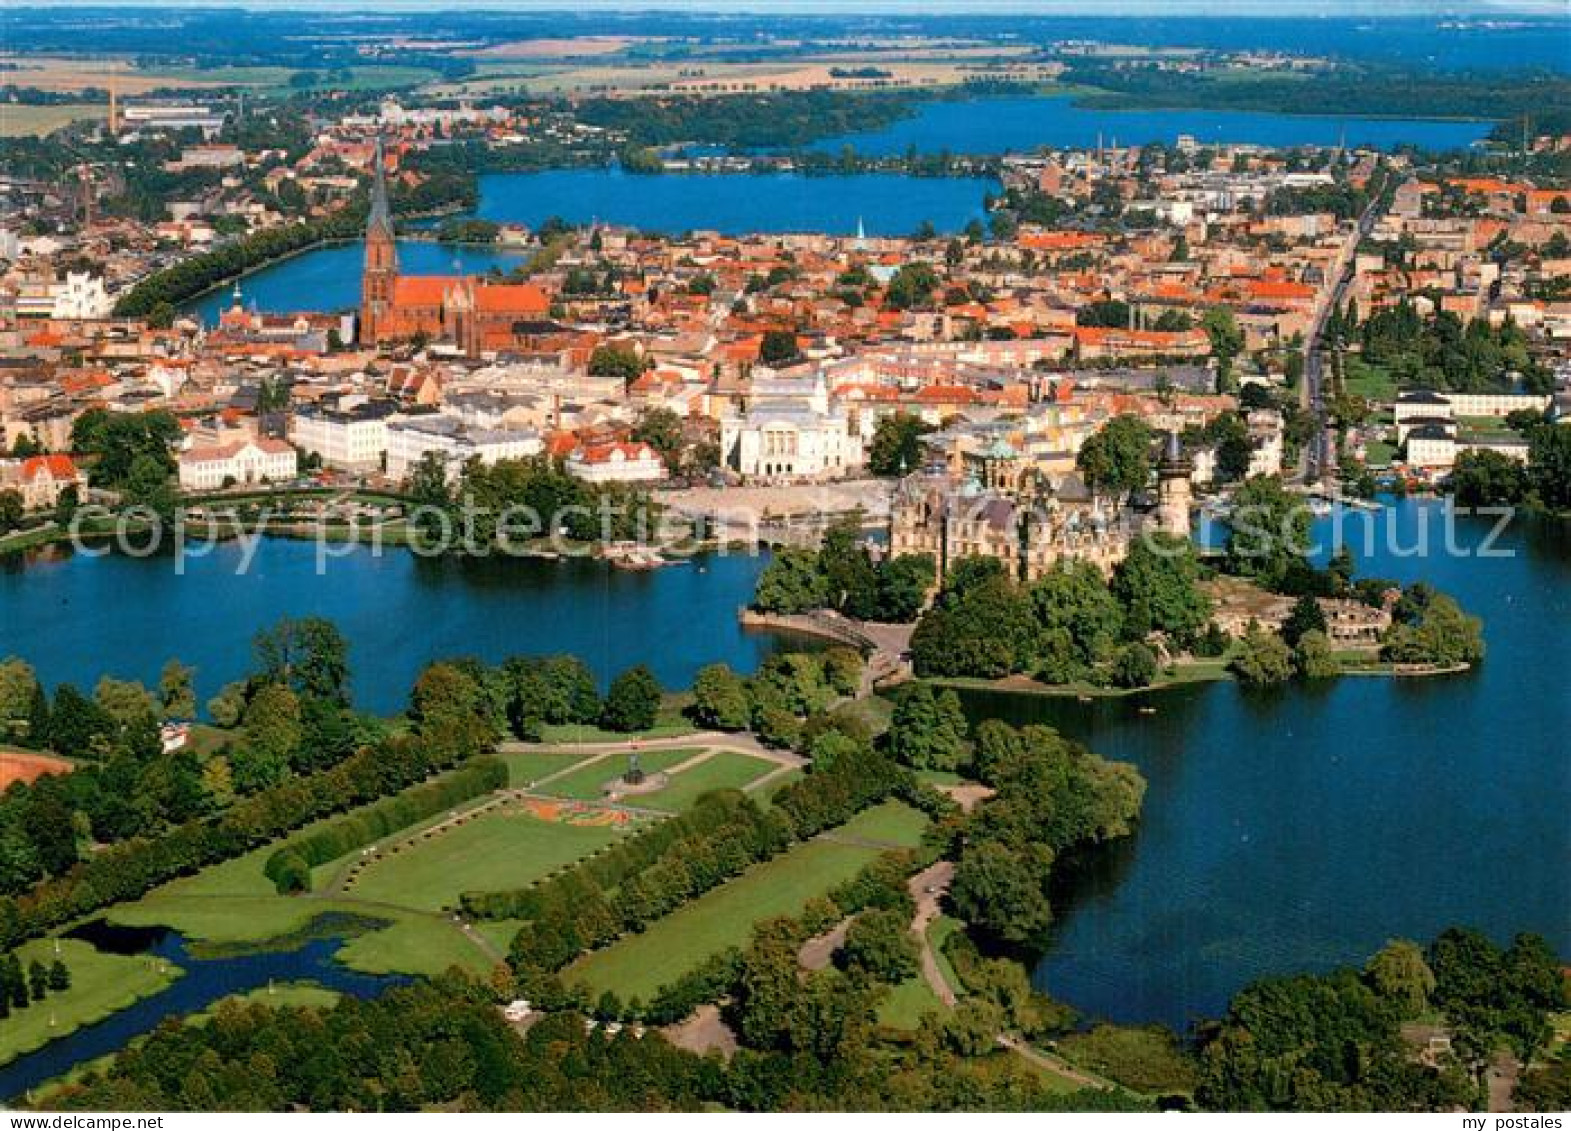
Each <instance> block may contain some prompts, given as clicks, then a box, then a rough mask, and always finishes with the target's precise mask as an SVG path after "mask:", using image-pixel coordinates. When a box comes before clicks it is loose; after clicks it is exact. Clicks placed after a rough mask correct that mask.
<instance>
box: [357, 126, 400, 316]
mask: <svg viewBox="0 0 1571 1131" xmlns="http://www.w3.org/2000/svg"><path fill="white" fill-rule="evenodd" d="M375 161H376V170H375V179H374V180H373V182H372V185H371V211H370V213H369V214H368V215H367V216H366V225H365V272H364V274H362V275H361V278H360V344H361V345H374V344H375V343H376V339H377V335H378V334H380V333H381V332H382V330H383V329H384V327H385V326H386V319H387V313H388V311H389V310H391V309H392V305H393V287H394V285H395V284H396V283H397V282H398V244H397V242H396V241H395V239H394V236H393V213H392V209H391V208H389V207H388V204H387V171H386V168H385V167H384V163H383V159H382V139H381V138H380V137H378V138H377V139H376V158H375Z"/></svg>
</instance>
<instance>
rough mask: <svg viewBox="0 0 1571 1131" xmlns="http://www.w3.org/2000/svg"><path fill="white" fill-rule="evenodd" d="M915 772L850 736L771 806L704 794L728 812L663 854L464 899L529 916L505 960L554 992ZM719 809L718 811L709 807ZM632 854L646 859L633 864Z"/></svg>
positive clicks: (536, 988)
mask: <svg viewBox="0 0 1571 1131" xmlns="http://www.w3.org/2000/svg"><path fill="white" fill-rule="evenodd" d="M909 776H910V775H909V774H908V773H907V772H906V771H904V770H902V769H901V768H900V767H899V766H897V765H896V764H895V763H894V762H893V761H892V760H890V759H889V758H888V757H887V756H886V755H884V754H882V753H881V752H879V751H877V750H875V749H873V748H872V747H870V746H866V745H856V744H847V745H845V746H842V747H839V748H838V750H837V752H836V753H835V755H834V756H833V757H832V758H823V759H821V760H820V761H818V762H817V763H815V765H814V769H813V772H811V773H810V774H808V775H807V777H805V778H803V779H802V780H801V781H799V782H795V783H793V784H791V785H789V786H787V787H785V788H784V789H782V790H780V792H779V793H777V794H776V795H775V798H774V804H773V807H772V808H770V809H769V810H767V811H766V810H762V809H759V808H758V806H757V805H755V804H754V803H753V802H752V801H751V799H749V798H747V797H745V796H743V795H740V794H737V793H736V792H735V791H718V792H716V793H711V794H706V795H704V797H703V798H702V799H700V805H699V808H704V809H710V808H711V807H718V806H721V805H725V806H728V807H729V809H730V813H731V816H730V818H729V819H727V820H725V821H724V822H723V823H722V825H720V826H718V827H716V828H714V829H712V830H711V831H709V832H708V833H707V834H703V833H701V834H697V835H680V836H678V835H672V836H668V837H666V838H664V840H663V848H662V850H661V851H659V852H655V851H653V850H654V849H655V848H656V847H657V844H656V842H655V841H653V840H652V839H651V840H649V841H646V842H644V843H643V844H642V845H640V846H639V848H638V851H636V852H635V853H633V854H631V855H630V857H629V859H628V860H627V861H624V862H622V863H621V864H619V865H611V866H608V865H607V863H606V862H605V861H604V859H603V858H591V859H590V860H588V861H585V862H583V863H581V864H579V865H575V866H574V867H572V868H570V869H568V870H567V871H566V872H563V873H561V874H560V875H558V876H557V877H555V878H553V879H551V880H548V881H546V882H544V883H541V884H537V885H536V886H535V887H534V888H532V889H530V890H529V891H528V892H525V893H511V895H512V898H505V899H494V898H493V899H492V900H489V901H481V900H475V901H472V902H471V901H466V904H465V907H466V910H470V911H471V912H473V913H478V911H479V910H480V909H481V908H482V907H483V909H484V910H485V911H486V912H487V913H489V914H490V915H493V916H498V917H506V918H520V919H526V920H528V922H527V923H526V924H525V925H524V926H523V927H522V928H521V929H520V930H519V932H518V933H517V934H516V935H515V936H514V937H513V944H512V947H511V950H510V952H509V956H508V958H509V962H510V963H511V964H512V966H513V969H514V971H515V972H516V973H517V975H518V977H519V982H520V985H521V986H523V987H525V988H526V989H528V990H529V992H530V995H531V996H532V997H539V998H540V999H541V1000H549V999H550V997H551V996H552V995H553V994H559V993H560V992H561V987H560V986H559V985H553V983H555V982H556V975H557V973H558V972H559V971H561V970H562V969H563V968H565V967H566V966H567V965H568V964H569V963H570V962H572V961H573V960H574V959H575V958H577V957H578V956H579V955H580V954H582V953H584V952H585V951H589V950H594V949H596V948H598V947H602V946H605V945H606V944H608V943H610V942H612V941H614V940H615V939H616V938H618V937H620V936H621V935H622V934H624V933H625V932H627V931H637V930H642V929H643V928H644V927H645V926H646V925H648V924H649V923H651V922H653V921H654V920H656V919H658V918H660V917H661V916H663V915H666V914H668V913H670V912H671V911H672V910H674V909H675V908H677V907H679V906H681V905H682V904H683V903H685V902H687V901H688V900H691V899H694V898H696V897H697V896H699V895H702V894H703V893H704V892H706V891H708V890H710V889H711V888H714V887H717V886H719V885H720V884H722V883H724V882H725V881H726V880H728V879H730V878H731V877H733V876H735V875H738V874H740V873H741V872H742V871H744V870H745V869H746V868H747V867H749V866H750V865H752V864H755V863H758V862H760V861H763V860H768V859H770V858H772V857H774V856H776V855H778V854H779V853H781V852H783V851H785V850H786V849H787V848H789V847H790V846H791V845H793V844H795V843H798V842H800V841H803V840H806V839H808V838H809V837H812V836H816V835H817V834H818V833H820V832H822V831H823V830H824V829H826V828H830V827H832V826H835V825H840V824H844V823H845V822H846V821H848V820H850V819H851V817H853V816H854V815H855V814H857V813H858V812H860V811H861V810H863V809H865V808H867V807H868V806H869V805H873V804H876V803H877V802H879V801H882V800H884V799H885V798H886V797H888V796H889V795H890V794H891V793H892V792H894V791H895V790H896V789H898V788H901V787H902V786H903V784H904V782H905V781H906V780H907V779H908V778H909ZM695 811H696V810H695ZM717 815H718V810H717V809H716V810H714V811H712V812H711V814H710V816H711V818H712V817H713V816H717ZM632 862H642V866H641V867H638V868H636V869H634V870H628V868H627V867H626V864H628V863H632ZM607 879H613V880H614V881H615V882H614V883H607V882H605V881H606V880H607ZM613 893H614V894H613ZM501 894H503V895H507V894H508V893H501Z"/></svg>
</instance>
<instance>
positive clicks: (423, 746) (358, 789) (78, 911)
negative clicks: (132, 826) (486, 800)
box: [0, 735, 459, 949]
mask: <svg viewBox="0 0 1571 1131" xmlns="http://www.w3.org/2000/svg"><path fill="white" fill-rule="evenodd" d="M458 753H459V752H458V751H456V750H455V749H452V748H448V747H444V746H442V745H441V744H439V743H433V742H431V741H428V740H426V739H423V738H421V737H420V736H417V735H398V736H395V737H392V738H389V739H386V740H384V741H383V742H380V743H378V744H377V745H375V746H368V747H365V748H363V749H361V750H360V751H358V752H357V753H355V754H352V755H350V756H349V757H348V758H346V759H344V761H342V762H340V763H339V764H338V765H336V766H334V767H333V768H332V769H330V770H324V771H322V772H321V773H318V774H306V775H302V776H299V777H294V778H290V779H289V780H288V781H285V782H282V783H281V784H279V785H276V786H274V787H272V788H271V789H267V790H263V791H262V792H261V793H258V794H256V795H255V796H253V797H249V798H246V799H245V800H244V801H240V802H237V803H236V804H235V805H233V806H231V807H230V808H229V809H227V810H225V811H224V812H223V813H222V814H220V815H218V816H216V817H203V818H199V819H196V820H192V821H187V822H186V823H185V824H183V825H180V826H179V827H178V828H175V829H173V830H171V831H170V832H168V833H166V834H164V835H162V836H159V837H157V838H153V839H147V838H137V839H134V840H128V841H123V842H121V843H120V844H116V845H114V846H113V847H111V848H107V849H105V850H104V851H103V852H100V853H98V854H96V855H94V856H92V857H90V858H89V859H87V860H84V861H82V862H81V863H79V864H77V865H76V866H74V867H73V868H72V869H71V870H70V871H69V872H67V873H65V874H64V875H62V876H57V877H55V878H53V879H50V880H46V881H44V882H43V883H41V884H39V885H37V886H36V887H34V888H33V889H32V890H31V891H29V892H27V893H26V894H24V895H22V896H19V897H16V898H9V897H8V898H0V949H9V948H11V947H13V946H15V945H16V944H17V943H19V942H21V941H22V940H23V939H26V938H30V937H32V936H34V935H39V934H42V933H44V932H45V931H48V930H50V929H51V928H53V927H58V926H60V925H61V924H63V923H68V922H70V921H72V920H73V919H79V918H81V917H83V916H85V915H91V914H92V913H93V912H95V911H99V910H101V909H102V908H105V907H108V906H109V905H110V904H114V903H121V902H124V901H126V900H132V899H140V898H141V897H142V896H143V895H146V894H147V893H148V892H149V891H151V890H152V889H153V888H155V887H157V886H158V885H159V884H163V883H167V882H168V881H169V880H173V879H176V878H177V877H180V876H185V875H190V874H191V873H193V872H196V871H199V870H200V869H202V868H205V867H207V866H208V865H210V864H217V863H219V862H220V861H223V860H231V859H233V858H235V857H236V856H241V855H244V854H245V853H247V852H250V851H251V850H252V849H255V848H258V847H260V846H261V845H264V844H266V843H267V842H268V841H270V840H273V839H275V838H277V837H279V836H281V835H283V834H284V833H288V832H291V831H293V830H294V829H298V828H300V827H301V826H302V825H306V824H309V823H310V822H312V821H315V820H318V819H319V818H322V817H326V816H329V815H330V814H332V813H335V812H341V811H343V810H345V809H350V808H353V807H354V806H357V805H363V804H365V803H366V802H368V801H374V800H375V799H377V798H379V797H385V796H387V795H388V794H389V793H393V792H395V791H397V790H400V789H403V788H404V787H406V786H409V785H412V784H413V783H415V782H418V781H420V780H422V779H424V778H426V777H429V776H430V775H431V774H432V773H434V772H436V771H437V770H442V769H447V768H448V767H450V766H452V765H453V764H454V763H455V762H456V761H457V759H458Z"/></svg>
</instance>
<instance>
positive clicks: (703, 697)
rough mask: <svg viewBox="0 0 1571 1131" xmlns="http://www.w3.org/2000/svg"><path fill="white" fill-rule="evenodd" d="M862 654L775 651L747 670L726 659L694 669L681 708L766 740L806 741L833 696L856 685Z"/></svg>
mask: <svg viewBox="0 0 1571 1131" xmlns="http://www.w3.org/2000/svg"><path fill="white" fill-rule="evenodd" d="M861 682H862V657H861V655H860V654H859V653H858V652H856V651H855V650H854V649H851V648H844V647H835V648H830V649H827V650H826V651H824V652H781V653H776V654H775V655H773V656H770V657H769V658H768V659H767V660H765V661H764V662H763V664H762V665H761V666H760V667H759V669H758V671H757V672H756V673H755V674H754V675H752V676H750V677H743V676H740V675H738V674H737V673H736V672H734V671H732V670H731V668H730V667H729V666H727V665H726V664H710V665H708V666H707V667H704V668H702V669H700V671H699V673H698V676H697V678H696V679H695V680H694V681H693V699H692V703H691V704H690V705H689V706H688V709H687V713H688V715H689V716H690V717H691V718H692V719H693V721H694V722H697V723H699V724H700V725H702V726H706V727H713V728H714V729H716V730H731V731H737V730H752V731H753V732H754V733H755V734H756V735H757V736H758V738H759V741H761V742H764V743H766V744H768V745H771V746H782V747H785V746H800V745H801V744H802V742H803V741H804V739H805V740H807V741H811V740H812V738H813V737H815V736H816V734H817V732H818V730H819V729H820V728H821V726H822V725H823V724H822V723H820V722H818V720H820V719H822V718H824V717H825V716H826V715H827V713H828V712H829V711H830V710H831V708H832V707H833V706H834V704H835V701H836V700H837V699H846V698H852V697H854V696H856V694H857V693H858V692H859V691H860V690H861Z"/></svg>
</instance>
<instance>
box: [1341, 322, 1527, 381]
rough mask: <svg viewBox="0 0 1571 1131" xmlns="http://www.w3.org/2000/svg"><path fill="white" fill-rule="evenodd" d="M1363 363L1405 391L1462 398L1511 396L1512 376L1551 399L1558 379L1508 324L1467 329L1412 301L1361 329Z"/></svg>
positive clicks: (1470, 325) (1471, 325)
mask: <svg viewBox="0 0 1571 1131" xmlns="http://www.w3.org/2000/svg"><path fill="white" fill-rule="evenodd" d="M1360 332H1361V340H1362V344H1363V358H1364V360H1365V361H1366V362H1368V363H1369V364H1371V365H1379V366H1383V367H1384V368H1386V369H1388V370H1389V371H1390V372H1391V373H1392V374H1393V375H1394V376H1395V377H1396V379H1397V382H1398V384H1401V385H1404V386H1421V387H1423V388H1429V389H1439V390H1441V391H1443V392H1444V391H1450V392H1457V393H1510V392H1517V391H1518V390H1517V389H1516V388H1514V387H1512V385H1511V384H1510V382H1509V379H1508V377H1507V375H1508V374H1511V373H1515V374H1518V375H1520V376H1521V378H1522V381H1523V385H1524V387H1525V389H1526V390H1527V391H1529V392H1538V393H1547V392H1550V391H1551V390H1552V388H1553V383H1554V379H1553V376H1552V375H1551V374H1550V373H1549V371H1548V370H1546V369H1545V368H1544V367H1543V366H1541V365H1540V364H1538V362H1537V361H1536V360H1535V359H1534V358H1533V355H1532V353H1531V352H1530V350H1529V349H1528V340H1527V335H1526V334H1525V333H1524V332H1523V331H1522V328H1521V327H1520V326H1518V325H1517V324H1516V323H1515V322H1512V321H1511V320H1510V319H1507V320H1506V321H1505V322H1503V323H1501V324H1500V325H1499V326H1498V327H1496V326H1492V325H1491V324H1490V323H1489V321H1488V320H1487V319H1484V318H1475V319H1473V320H1472V321H1471V322H1466V323H1464V322H1463V321H1462V319H1461V318H1459V317H1457V316H1456V315H1455V314H1452V313H1451V312H1450V311H1446V310H1441V311H1437V312H1436V313H1434V314H1431V315H1429V316H1428V317H1425V316H1424V315H1423V314H1421V313H1419V311H1418V308H1417V307H1415V306H1413V304H1412V303H1410V302H1408V301H1407V300H1405V299H1404V300H1403V301H1402V302H1400V303H1398V304H1397V305H1396V306H1393V307H1388V308H1386V309H1384V310H1378V311H1375V312H1373V313H1372V314H1370V316H1369V317H1368V318H1366V319H1365V320H1364V322H1363V325H1362V327H1361V331H1360Z"/></svg>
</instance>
